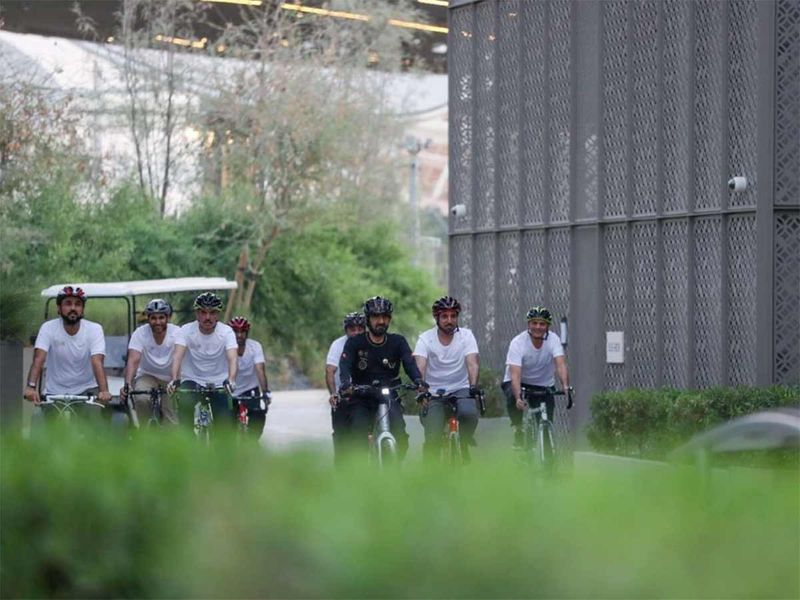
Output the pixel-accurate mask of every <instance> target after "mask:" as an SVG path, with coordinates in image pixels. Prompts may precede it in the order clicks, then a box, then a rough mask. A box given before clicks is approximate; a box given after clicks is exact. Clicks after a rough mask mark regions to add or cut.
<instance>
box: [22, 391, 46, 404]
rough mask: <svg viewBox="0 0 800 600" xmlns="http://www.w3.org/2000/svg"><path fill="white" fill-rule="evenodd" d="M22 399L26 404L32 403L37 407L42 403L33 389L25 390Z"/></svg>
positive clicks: (37, 392)
mask: <svg viewBox="0 0 800 600" xmlns="http://www.w3.org/2000/svg"><path fill="white" fill-rule="evenodd" d="M23 397H24V398H25V400H27V401H28V402H33V403H34V404H36V405H38V404H40V403H41V402H42V399H41V398H40V397H39V391H38V390H37V389H35V388H31V387H29V388H25V393H24V394H23Z"/></svg>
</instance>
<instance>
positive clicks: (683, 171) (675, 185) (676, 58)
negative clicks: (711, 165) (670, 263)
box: [661, 0, 691, 214]
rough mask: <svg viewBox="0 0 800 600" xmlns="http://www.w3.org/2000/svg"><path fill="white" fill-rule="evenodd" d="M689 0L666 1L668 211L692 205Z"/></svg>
mask: <svg viewBox="0 0 800 600" xmlns="http://www.w3.org/2000/svg"><path fill="white" fill-rule="evenodd" d="M689 23H690V6H689V0H667V1H666V2H665V3H664V59H663V64H662V69H663V73H664V75H663V78H664V85H663V88H662V89H663V98H662V104H663V125H662V127H663V134H662V136H663V148H664V149H663V168H662V180H661V189H662V193H663V195H664V206H663V211H664V213H665V214H669V213H680V212H685V211H686V209H687V208H688V206H689V199H688V187H687V185H686V182H688V181H689V155H690V151H689V141H690V139H691V137H690V136H689V127H690V112H689V66H690V64H691V63H690V46H689V40H690V36H689V34H690V28H689Z"/></svg>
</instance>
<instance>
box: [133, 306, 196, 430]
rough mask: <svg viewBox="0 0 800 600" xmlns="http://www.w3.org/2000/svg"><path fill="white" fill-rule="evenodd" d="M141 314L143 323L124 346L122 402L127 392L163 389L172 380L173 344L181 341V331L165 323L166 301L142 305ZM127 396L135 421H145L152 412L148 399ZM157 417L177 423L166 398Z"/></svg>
mask: <svg viewBox="0 0 800 600" xmlns="http://www.w3.org/2000/svg"><path fill="white" fill-rule="evenodd" d="M144 314H145V316H146V317H147V323H146V324H144V325H142V326H141V327H137V328H136V331H134V332H133V335H132V336H131V341H130V342H129V343H128V359H127V362H126V366H125V385H124V386H123V388H122V390H121V391H120V394H119V395H120V399H121V400H123V401H124V400H126V398H127V395H128V390H134V391H137V392H138V391H148V390H151V389H153V388H160V389H162V390H166V389H167V386H168V385H169V382H170V379H171V377H172V363H173V359H174V354H175V344H176V343H182V341H183V333H182V332H181V328H180V327H178V326H177V325H173V324H172V323H170V322H169V320H170V317H171V316H172V306H170V304H169V302H167V301H166V300H162V299H161V298H154V299H152V300H150V302H148V303H147V306H145V308H144ZM131 397H132V398H133V406H134V407H135V410H136V414H137V416H138V418H139V422H140V423H144V422H146V421H147V420H148V418H149V416H150V413H151V412H152V410H153V407H152V402H153V400H152V398H150V397H147V396H142V395H133V396H131ZM161 414H162V416H163V418H164V422H166V423H169V424H170V425H177V424H178V414H177V411H176V409H175V404H174V402H173V401H172V400H171V399H170V398H169V397H166V395H165V397H163V398H162V399H161Z"/></svg>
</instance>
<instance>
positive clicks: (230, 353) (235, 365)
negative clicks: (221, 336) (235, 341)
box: [225, 348, 239, 381]
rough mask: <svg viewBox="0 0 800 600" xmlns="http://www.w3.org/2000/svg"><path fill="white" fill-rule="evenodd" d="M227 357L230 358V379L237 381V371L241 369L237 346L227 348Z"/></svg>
mask: <svg viewBox="0 0 800 600" xmlns="http://www.w3.org/2000/svg"><path fill="white" fill-rule="evenodd" d="M225 358H227V359H228V381H236V373H237V372H238V371H239V361H238V354H237V352H236V348H228V349H227V350H225Z"/></svg>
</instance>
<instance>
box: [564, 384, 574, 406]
mask: <svg viewBox="0 0 800 600" xmlns="http://www.w3.org/2000/svg"><path fill="white" fill-rule="evenodd" d="M566 392H567V410H569V409H570V408H572V406H573V405H574V402H573V401H572V394H574V393H575V390H574V389H573V388H572V386H569V387H568V388H567V389H566Z"/></svg>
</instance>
